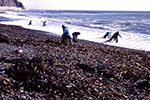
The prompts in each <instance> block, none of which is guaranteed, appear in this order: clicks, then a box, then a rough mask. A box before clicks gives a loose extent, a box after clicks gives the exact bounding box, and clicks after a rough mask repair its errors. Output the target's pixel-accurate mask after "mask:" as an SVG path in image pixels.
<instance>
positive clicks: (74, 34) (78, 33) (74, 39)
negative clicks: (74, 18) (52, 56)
mask: <svg viewBox="0 0 150 100" xmlns="http://www.w3.org/2000/svg"><path fill="white" fill-rule="evenodd" d="M78 35H80V32H73V33H72V36H73V42H77V36H78Z"/></svg>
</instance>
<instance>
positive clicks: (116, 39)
mask: <svg viewBox="0 0 150 100" xmlns="http://www.w3.org/2000/svg"><path fill="white" fill-rule="evenodd" d="M118 36H120V37H121V35H120V34H119V31H117V32H116V33H114V34H113V36H112V37H111V38H110V39H109V40H107V41H106V42H110V41H113V40H115V41H116V43H117V42H118Z"/></svg>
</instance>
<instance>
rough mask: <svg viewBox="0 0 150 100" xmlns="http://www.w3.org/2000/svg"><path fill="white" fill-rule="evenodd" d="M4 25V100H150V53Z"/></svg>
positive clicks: (0, 48)
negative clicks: (65, 42) (69, 40)
mask: <svg viewBox="0 0 150 100" xmlns="http://www.w3.org/2000/svg"><path fill="white" fill-rule="evenodd" d="M60 41H61V38H60V37H58V36H54V35H46V32H42V31H35V30H30V29H25V28H22V27H20V26H11V25H2V24H0V95H1V96H0V99H2V100H7V99H8V98H9V100H16V99H22V100H39V99H41V100H68V99H69V100H70V99H77V100H78V99H85V100H92V99H99V100H100V99H102V100H103V99H106V100H108V99H109V100H111V99H113V100H118V99H129V100H133V99H139V100H142V99H150V52H146V51H140V50H133V49H126V48H119V47H113V46H108V45H104V44H99V43H94V42H89V41H84V40H79V41H78V42H77V43H74V44H73V45H70V44H68V45H63V44H62V43H61V42H60Z"/></svg>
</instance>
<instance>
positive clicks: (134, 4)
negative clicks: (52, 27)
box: [19, 0, 150, 11]
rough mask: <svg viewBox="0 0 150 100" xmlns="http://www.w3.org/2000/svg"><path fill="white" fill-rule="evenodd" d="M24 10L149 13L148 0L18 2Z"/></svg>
mask: <svg viewBox="0 0 150 100" xmlns="http://www.w3.org/2000/svg"><path fill="white" fill-rule="evenodd" d="M19 1H21V2H22V3H23V4H24V6H25V7H26V9H52V10H138V11H150V0H19Z"/></svg>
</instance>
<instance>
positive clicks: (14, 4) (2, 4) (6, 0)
mask: <svg viewBox="0 0 150 100" xmlns="http://www.w3.org/2000/svg"><path fill="white" fill-rule="evenodd" d="M21 9H25V7H24V5H23V4H22V3H21V2H19V1H17V0H0V10H21Z"/></svg>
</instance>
